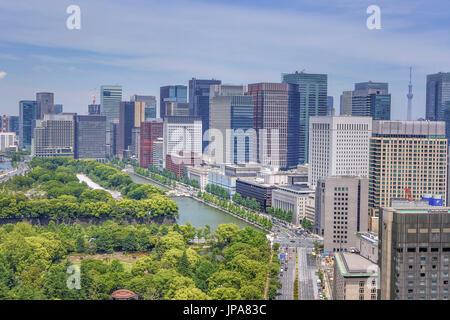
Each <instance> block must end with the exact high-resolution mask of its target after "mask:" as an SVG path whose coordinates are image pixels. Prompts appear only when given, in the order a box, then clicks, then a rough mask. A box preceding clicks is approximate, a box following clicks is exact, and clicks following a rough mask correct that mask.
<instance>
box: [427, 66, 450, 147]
mask: <svg viewBox="0 0 450 320" xmlns="http://www.w3.org/2000/svg"><path fill="white" fill-rule="evenodd" d="M449 101H450V72H446V73H444V72H439V73H436V74H430V75H427V97H426V119H427V120H432V121H446V124H447V126H448V125H449V124H450V122H448V120H446V118H445V109H446V103H447V102H449ZM449 103H450V102H449ZM448 139H450V136H449V135H447V140H448Z"/></svg>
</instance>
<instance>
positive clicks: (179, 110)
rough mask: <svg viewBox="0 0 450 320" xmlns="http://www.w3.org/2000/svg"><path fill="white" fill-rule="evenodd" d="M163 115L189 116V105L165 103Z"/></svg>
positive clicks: (184, 103)
mask: <svg viewBox="0 0 450 320" xmlns="http://www.w3.org/2000/svg"><path fill="white" fill-rule="evenodd" d="M164 114H165V116H167V117H174V116H175V117H180V116H181V117H187V116H189V103H187V102H165V111H164Z"/></svg>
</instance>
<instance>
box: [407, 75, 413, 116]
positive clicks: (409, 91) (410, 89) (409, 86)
mask: <svg viewBox="0 0 450 320" xmlns="http://www.w3.org/2000/svg"><path fill="white" fill-rule="evenodd" d="M411 79H412V67H409V85H408V94H407V95H406V97H407V98H408V112H407V120H412V99H413V93H412V82H411Z"/></svg>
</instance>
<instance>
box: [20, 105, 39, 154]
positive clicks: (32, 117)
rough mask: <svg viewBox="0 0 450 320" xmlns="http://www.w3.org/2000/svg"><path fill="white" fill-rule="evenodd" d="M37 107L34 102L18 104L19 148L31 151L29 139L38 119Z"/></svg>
mask: <svg viewBox="0 0 450 320" xmlns="http://www.w3.org/2000/svg"><path fill="white" fill-rule="evenodd" d="M39 116H40V111H39V105H38V103H37V102H36V101H30V100H26V101H20V102H19V146H20V148H21V149H26V150H28V151H31V139H32V138H33V129H34V126H35V123H36V119H39Z"/></svg>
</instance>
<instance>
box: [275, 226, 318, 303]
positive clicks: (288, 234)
mask: <svg viewBox="0 0 450 320" xmlns="http://www.w3.org/2000/svg"><path fill="white" fill-rule="evenodd" d="M273 231H274V232H275V234H276V237H275V239H274V243H279V244H280V250H279V254H280V253H281V254H284V252H286V248H288V252H289V255H290V256H292V259H290V260H289V262H288V270H287V271H283V272H281V274H280V276H279V280H280V281H281V283H282V288H281V289H280V290H279V293H278V295H277V296H276V297H275V299H276V300H292V299H293V298H294V296H293V294H294V293H293V291H294V281H295V256H296V255H297V254H298V257H299V259H298V270H299V279H298V280H299V299H300V300H314V299H319V295H318V288H317V279H318V276H317V271H318V268H317V265H316V263H315V261H314V260H313V259H312V255H311V253H312V251H313V249H314V241H317V239H316V238H315V237H312V236H311V235H310V234H308V233H306V232H300V234H299V233H297V232H294V231H293V230H289V229H284V228H279V227H278V226H276V227H275V228H274V230H273ZM282 266H283V268H284V265H283V264H282Z"/></svg>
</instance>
